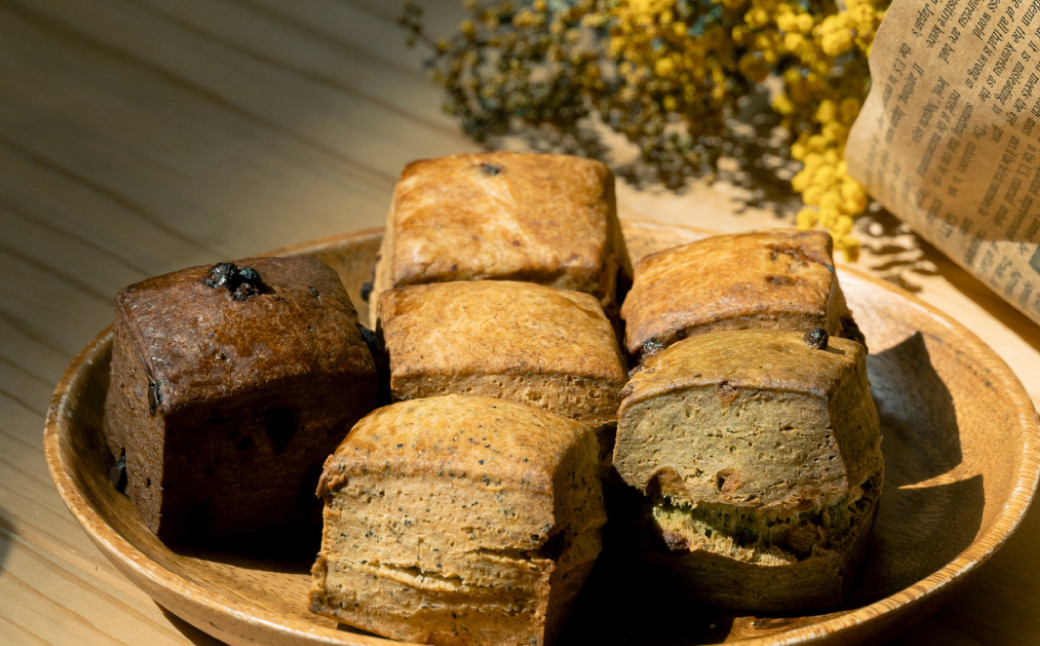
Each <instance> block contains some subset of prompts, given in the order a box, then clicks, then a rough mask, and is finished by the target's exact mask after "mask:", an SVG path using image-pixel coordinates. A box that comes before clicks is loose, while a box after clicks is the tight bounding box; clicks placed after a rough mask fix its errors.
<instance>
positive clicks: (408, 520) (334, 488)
mask: <svg viewBox="0 0 1040 646" xmlns="http://www.w3.org/2000/svg"><path fill="white" fill-rule="evenodd" d="M597 469H598V462H597V456H596V441H595V438H594V437H593V436H592V434H591V432H590V431H589V429H588V428H586V427H585V426H584V425H582V424H579V423H577V422H574V421H572V420H567V419H565V418H563V417H560V416H557V415H554V414H552V413H548V412H546V411H542V410H539V409H535V408H531V407H528V406H525V405H522V404H518V403H515V402H510V401H503V400H498V399H492V398H484V397H469V396H458V395H447V396H443V397H433V398H427V399H420V400H411V401H406V402H399V403H395V404H392V405H390V406H387V407H384V408H381V409H378V410H376V411H374V412H373V413H371V414H370V415H369V416H367V417H365V418H364V419H362V420H361V421H360V422H359V423H358V424H357V425H356V426H355V427H354V429H353V430H352V431H351V432H350V434H349V435H348V436H347V439H346V440H344V442H343V443H342V444H341V445H340V447H339V448H338V449H337V450H336V452H335V453H334V454H333V455H332V456H330V458H329V459H328V461H327V462H326V464H325V469H324V472H323V474H322V476H321V479H320V483H319V490H318V491H319V495H321V496H322V497H323V499H324V500H325V528H324V534H323V541H322V549H321V553H320V555H319V557H318V559H317V561H316V562H315V565H314V568H313V576H314V579H313V584H312V588H311V608H312V610H314V611H315V612H318V613H321V614H325V615H329V616H333V617H335V618H337V619H339V620H341V621H343V622H345V623H348V624H351V625H353V626H357V627H360V628H363V629H365V630H369V631H372V632H375V633H378V634H381V635H385V636H389V637H393V638H395V639H405V640H413V641H420V642H426V643H435V644H442V643H443V644H458V643H473V644H520V643H523V644H543V643H547V642H548V641H550V640H551V638H552V636H553V634H555V631H556V630H558V628H559V625H560V623H561V622H562V619H563V616H564V614H565V612H566V609H567V608H568V607H569V605H570V604H571V602H572V601H573V599H574V597H575V596H576V594H577V591H578V589H579V588H580V587H581V584H582V582H583V581H584V579H585V577H586V575H587V574H588V571H589V570H590V569H591V566H592V564H593V562H594V561H595V559H596V557H597V555H598V554H599V551H600V535H599V532H600V527H601V526H602V525H603V524H604V523H605V522H606V516H605V512H604V509H603V497H602V488H601V484H600V482H599V478H598V474H597Z"/></svg>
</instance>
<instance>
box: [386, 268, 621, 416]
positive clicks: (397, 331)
mask: <svg viewBox="0 0 1040 646" xmlns="http://www.w3.org/2000/svg"><path fill="white" fill-rule="evenodd" d="M379 307H380V310H381V312H382V325H383V328H382V329H383V337H384V339H385V343H386V349H387V352H388V354H389V356H390V390H391V394H392V396H393V398H394V399H396V400H400V399H416V398H420V397H430V396H433V395H442V394H447V393H464V394H471V395H483V396H487V397H502V398H505V399H512V400H515V401H519V402H522V403H525V404H530V405H532V406H537V407H539V408H544V409H546V410H549V411H552V412H554V413H556V414H558V415H562V416H564V417H569V418H571V419H576V420H579V421H583V422H587V423H592V424H602V423H606V422H612V421H614V420H615V419H616V415H617V407H618V403H619V402H620V401H621V396H620V392H621V388H622V386H624V385H625V382H626V381H627V380H628V375H627V373H626V370H625V364H624V359H623V357H622V356H621V349H620V347H619V346H618V342H617V338H616V337H615V336H614V331H613V328H612V327H611V324H610V321H608V320H607V317H606V316H605V315H604V313H603V310H602V308H600V305H599V303H598V302H597V301H596V299H595V298H594V297H592V296H590V295H588V294H583V293H581V292H575V291H571V290H567V289H559V288H556V287H546V286H544V285H537V284H534V283H524V282H515V281H498V280H494V281H493V280H478V281H469V282H451V283H435V284H430V285H414V286H411V287H403V288H398V289H394V290H391V291H388V292H384V293H383V295H382V297H381V298H380V301H379Z"/></svg>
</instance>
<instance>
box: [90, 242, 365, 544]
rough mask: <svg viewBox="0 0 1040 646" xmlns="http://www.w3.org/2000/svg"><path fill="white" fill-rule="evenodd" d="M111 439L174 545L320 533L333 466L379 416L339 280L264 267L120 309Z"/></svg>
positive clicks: (314, 267) (281, 261) (188, 273)
mask: <svg viewBox="0 0 1040 646" xmlns="http://www.w3.org/2000/svg"><path fill="white" fill-rule="evenodd" d="M112 352H113V355H112V366H111V385H110V387H109V389H108V396H107V398H106V401H105V415H104V423H103V426H104V433H105V437H106V438H107V441H108V445H109V448H110V449H111V451H112V454H113V456H114V458H115V459H116V460H122V461H123V463H124V464H125V476H126V485H125V486H126V493H127V494H128V495H129V497H130V498H131V500H133V502H134V504H135V505H136V507H137V509H138V511H139V512H140V514H141V517H142V519H143V520H144V522H145V524H146V525H147V526H148V527H149V528H150V529H151V530H152V531H153V532H156V533H157V534H158V536H159V537H160V538H161V539H163V540H174V541H190V542H192V543H214V542H223V541H231V540H237V539H238V538H240V537H243V536H251V535H257V534H260V533H274V532H275V530H276V529H277V530H278V531H282V530H285V529H286V528H288V531H289V532H293V533H295V532H299V531H303V529H304V528H307V529H310V530H312V531H314V534H313V536H314V537H316V536H317V529H318V528H319V527H320V525H319V524H318V523H320V506H319V505H315V504H313V490H314V483H315V482H317V478H318V475H319V474H320V471H321V466H322V463H323V462H324V460H325V458H326V457H328V455H329V454H330V453H331V452H332V451H333V450H334V449H335V448H336V446H337V445H338V444H339V442H340V441H341V440H342V439H343V435H344V433H345V432H346V430H347V429H349V428H350V426H351V425H352V424H353V423H354V422H356V421H357V420H358V419H359V418H361V417H362V416H363V415H364V414H366V413H367V412H368V411H369V410H371V409H372V408H373V407H374V405H375V402H374V400H375V392H376V376H375V368H374V366H373V362H372V357H371V354H370V352H369V349H368V346H367V345H366V344H365V342H364V341H363V340H362V337H361V333H360V332H359V330H358V321H357V314H356V312H355V310H354V307H353V305H352V304H351V302H350V299H349V297H348V296H347V293H346V291H345V290H344V288H343V284H342V283H341V282H340V279H339V276H338V275H337V274H336V273H335V272H334V271H333V270H332V269H330V268H329V267H327V266H326V265H323V264H321V263H319V262H317V261H314V260H309V259H304V258H252V259H247V260H240V261H236V262H235V263H221V264H218V265H214V266H212V267H209V266H206V267H195V268H191V269H185V270H182V271H178V272H175V273H172V274H167V275H164V276H158V277H155V278H150V279H148V280H145V281H143V282H140V283H137V284H135V285H131V286H129V287H126V288H125V289H123V290H122V291H120V292H119V294H118V295H117V297H116V309H115V340H114V344H113V351H112Z"/></svg>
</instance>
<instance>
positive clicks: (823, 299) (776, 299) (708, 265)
mask: <svg viewBox="0 0 1040 646" xmlns="http://www.w3.org/2000/svg"><path fill="white" fill-rule="evenodd" d="M832 247H833V242H832V241H831V237H830V234H828V233H827V232H825V231H798V230H795V229H766V230H759V231H748V232H744V233H735V234H720V235H714V236H711V237H708V238H704V239H702V240H698V241H696V242H691V243H688V244H685V245H681V246H678V247H673V248H670V249H665V250H663V251H660V252H658V253H655V254H651V255H649V256H647V257H645V258H643V259H642V260H640V261H639V262H637V263H636V266H635V278H634V280H633V284H632V289H631V291H629V292H628V295H627V297H626V298H625V302H624V304H623V305H622V307H621V317H622V319H624V321H625V348H626V350H627V351H628V352H629V353H631V354H633V355H636V354H638V353H640V351H641V350H642V349H643V346H644V344H647V343H653V344H656V345H657V347H663V346H668V345H670V344H671V343H674V342H675V341H678V340H679V339H682V338H685V337H687V336H692V335H694V334H700V333H703V332H709V331H712V330H724V329H745V328H776V329H790V330H802V331H803V332H804V331H806V330H810V329H813V328H816V327H822V328H824V329H825V330H827V332H828V333H829V334H830V335H832V336H842V337H845V338H849V339H853V340H856V341H859V342H860V343H863V342H864V340H863V336H862V334H860V332H859V329H858V328H857V327H856V323H855V321H854V319H853V317H852V314H851V313H850V312H849V308H848V306H847V305H846V303H845V296H844V295H843V293H842V291H841V287H840V285H839V284H838V276H837V274H836V273H835V271H834V260H833V256H832Z"/></svg>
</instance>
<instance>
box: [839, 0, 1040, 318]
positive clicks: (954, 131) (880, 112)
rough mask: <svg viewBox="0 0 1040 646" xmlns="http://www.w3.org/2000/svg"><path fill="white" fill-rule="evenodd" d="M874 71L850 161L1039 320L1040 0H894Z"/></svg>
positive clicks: (936, 241) (899, 210) (948, 249)
mask: <svg viewBox="0 0 1040 646" xmlns="http://www.w3.org/2000/svg"><path fill="white" fill-rule="evenodd" d="M870 73H871V89H870V93H869V96H868V97H867V100H866V102H865V103H864V106H863V109H862V110H861V112H860V115H859V118H858V119H857V120H856V123H855V124H854V125H853V128H852V131H851V133H850V135H849V140H848V144H847V146H846V150H845V157H846V163H847V164H848V170H849V173H850V174H851V175H852V176H853V177H854V178H856V179H857V180H859V181H860V182H861V183H862V184H863V185H864V186H865V187H866V188H867V190H868V191H869V193H870V194H871V195H872V196H873V197H874V198H875V199H877V200H878V202H880V203H881V204H882V205H883V206H884V207H885V208H886V209H888V210H889V211H890V212H891V213H893V214H894V215H895V216H896V217H898V218H900V219H902V220H903V221H905V222H907V223H908V224H909V225H910V226H911V227H912V228H913V229H914V230H915V231H916V232H917V233H919V234H920V235H921V236H922V237H923V238H925V239H926V240H928V241H929V242H930V243H932V244H933V245H935V246H936V247H937V248H939V249H940V250H941V251H942V252H943V253H945V254H946V255H948V256H949V257H950V258H951V259H953V260H954V261H955V262H957V263H959V264H961V265H962V266H964V267H965V269H967V270H968V271H970V272H971V273H972V274H974V275H975V276H976V277H978V278H979V279H980V280H981V281H983V282H984V283H986V284H987V285H989V286H990V287H991V288H992V289H993V290H994V291H996V292H997V293H998V294H1000V295H1002V296H1003V297H1004V298H1005V299H1007V300H1008V301H1009V302H1010V303H1011V304H1013V305H1014V306H1015V307H1017V308H1018V309H1020V310H1021V311H1022V312H1024V313H1025V314H1026V315H1027V316H1029V317H1030V318H1031V319H1032V320H1033V321H1035V322H1037V323H1040V245H1038V242H1040V195H1038V193H1040V1H1037V0H894V1H893V2H892V4H891V5H890V7H889V9H888V13H887V14H886V16H885V19H884V21H883V22H882V24H881V26H880V28H879V29H878V32H877V35H876V37H875V40H874V45H873V49H872V51H871V54H870Z"/></svg>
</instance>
